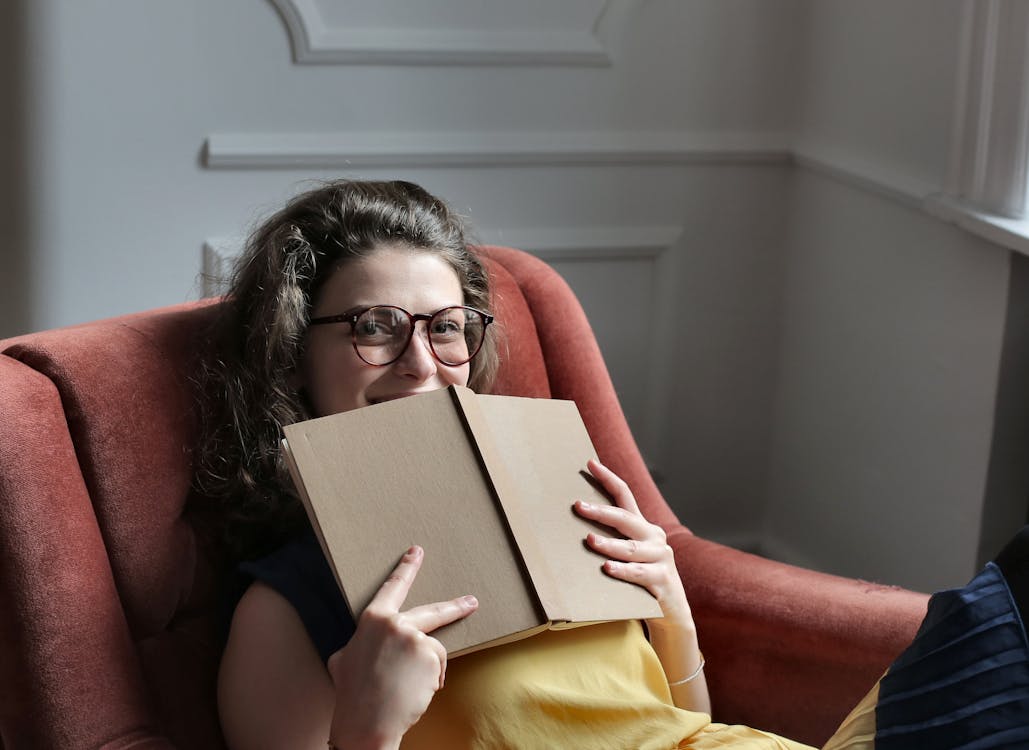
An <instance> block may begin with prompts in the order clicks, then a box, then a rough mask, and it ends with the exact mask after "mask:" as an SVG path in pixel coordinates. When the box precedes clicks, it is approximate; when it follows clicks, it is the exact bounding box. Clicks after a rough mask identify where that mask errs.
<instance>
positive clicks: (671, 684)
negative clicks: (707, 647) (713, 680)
mask: <svg viewBox="0 0 1029 750" xmlns="http://www.w3.org/2000/svg"><path fill="white" fill-rule="evenodd" d="M706 663H707V662H705V661H704V654H701V655H700V666H699V667H697V671H696V672H694V673H693V674H691V675H690V676H689V677H684V678H682V679H681V680H676V681H675V682H669V683H668V687H675V686H676V685H685V684H686V683H687V682H693V681H694V680H695V679H697V678H698V677H700V673H701V672H703V671H704V665H705V664H706Z"/></svg>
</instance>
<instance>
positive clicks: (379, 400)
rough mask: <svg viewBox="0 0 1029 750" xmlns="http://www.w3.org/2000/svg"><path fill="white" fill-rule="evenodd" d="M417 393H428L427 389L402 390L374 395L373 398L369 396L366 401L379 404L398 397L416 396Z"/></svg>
mask: <svg viewBox="0 0 1029 750" xmlns="http://www.w3.org/2000/svg"><path fill="white" fill-rule="evenodd" d="M419 393H428V391H404V392H402V393H391V394H389V395H387V396H376V397H375V398H370V399H368V402H369V403H372V404H381V403H383V402H385V401H396V400H397V399H398V398H407V397H408V396H417V395H418V394H419Z"/></svg>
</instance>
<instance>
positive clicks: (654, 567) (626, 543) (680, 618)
mask: <svg viewBox="0 0 1029 750" xmlns="http://www.w3.org/2000/svg"><path fill="white" fill-rule="evenodd" d="M587 468H588V469H589V470H590V473H591V474H592V475H593V476H594V477H595V478H596V479H597V480H598V481H599V482H600V485H601V486H602V487H603V488H604V489H605V490H606V491H607V493H608V494H609V495H610V496H611V497H612V498H613V499H614V503H615V504H614V505H606V504H603V505H598V504H592V503H586V502H583V501H581V500H580V501H578V502H576V503H575V510H576V512H577V513H578V514H579V515H580V516H582V517H583V518H587V519H589V520H591V521H596V522H597V523H600V524H603V525H605V526H610V527H611V528H612V529H614V530H615V531H617V532H619V533H620V534H622V535H623V536H624V537H625V539H616V538H612V537H608V536H604V535H602V534H598V533H595V532H590V533H589V534H588V535H587V536H586V543H587V544H588V545H589V547H590V549H592V550H594V551H595V552H597V553H598V554H600V555H602V556H604V557H606V558H608V559H607V560H606V561H605V562H604V572H606V573H607V574H608V575H609V576H611V577H612V578H619V579H621V580H623V581H629V582H630V583H635V584H638V585H640V586H643V587H644V588H645V589H647V591H649V592H650V593H651V594H653V596H654V598H655V599H657V601H658V603H659V604H660V605H661V612H662V614H663V615H664V618H663V619H661V620H651V621H648V622H647V625H648V627H650V628H654V627H657V628H669V627H672V628H683V627H685V628H687V629H689V630H692V629H693V628H694V624H693V615H692V613H691V612H690V606H689V603H688V602H687V600H686V591H685V590H684V589H683V585H682V579H681V578H680V577H679V571H678V570H677V569H676V567H675V555H674V553H673V551H672V548H671V547H670V546H669V545H668V543H667V541H666V537H665V532H664V529H662V528H661V527H660V526H658V525H656V524H653V523H651V522H650V521H648V520H647V519H646V518H644V517H643V514H642V513H641V512H640V509H639V506H638V505H637V504H636V498H635V497H633V494H632V490H630V489H629V485H627V484H626V483H625V481H624V480H622V479H621V478H620V477H619V476H618V475H617V474H615V473H614V472H613V471H611V470H610V469H609V468H607V467H606V466H604V465H603V464H602V463H600V462H599V461H594V460H591V461H590V462H589V463H588V464H587Z"/></svg>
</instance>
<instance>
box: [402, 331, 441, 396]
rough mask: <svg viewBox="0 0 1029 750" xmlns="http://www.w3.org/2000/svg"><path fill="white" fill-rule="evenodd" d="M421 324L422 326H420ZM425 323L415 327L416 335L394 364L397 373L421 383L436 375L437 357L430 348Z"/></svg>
mask: <svg viewBox="0 0 1029 750" xmlns="http://www.w3.org/2000/svg"><path fill="white" fill-rule="evenodd" d="M419 323H420V324H421V325H419ZM426 325H427V324H426V323H425V321H418V323H416V324H415V327H414V335H412V336H411V341H410V343H409V344H408V345H407V349H406V350H404V353H403V354H401V355H400V359H398V360H397V361H396V362H394V363H393V365H394V367H396V368H397V371H398V372H399V373H400V374H402V375H406V376H408V377H412V378H415V379H417V380H418V381H419V382H422V381H425V380H428V379H429V378H431V377H432V376H433V375H435V374H436V369H437V363H436V357H434V356H433V354H432V349H430V348H429V336H428V333H427V332H426Z"/></svg>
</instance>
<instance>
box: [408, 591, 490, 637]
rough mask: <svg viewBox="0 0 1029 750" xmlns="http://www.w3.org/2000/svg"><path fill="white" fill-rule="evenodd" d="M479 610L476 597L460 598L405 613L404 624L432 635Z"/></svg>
mask: <svg viewBox="0 0 1029 750" xmlns="http://www.w3.org/2000/svg"><path fill="white" fill-rule="evenodd" d="M478 608H479V600H478V599H476V598H475V597H474V596H459V597H458V598H456V599H451V600H449V601H445V602H433V603H432V604H422V605H420V606H417V607H412V608H411V609H409V610H407V611H406V612H404V622H405V623H406V624H408V625H410V626H411V627H413V628H416V629H418V630H420V631H422V632H423V633H431V632H432V631H434V630H436V629H437V628H441V627H443V626H444V625H449V624H450V623H452V622H457V621H458V620H460V619H462V618H464V617H467V616H468V615H470V614H471V613H472V612H474V611H475V610H476V609H478Z"/></svg>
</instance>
